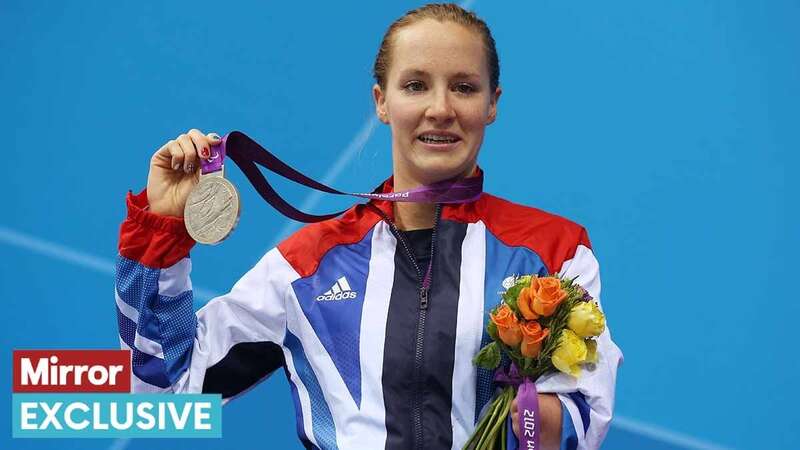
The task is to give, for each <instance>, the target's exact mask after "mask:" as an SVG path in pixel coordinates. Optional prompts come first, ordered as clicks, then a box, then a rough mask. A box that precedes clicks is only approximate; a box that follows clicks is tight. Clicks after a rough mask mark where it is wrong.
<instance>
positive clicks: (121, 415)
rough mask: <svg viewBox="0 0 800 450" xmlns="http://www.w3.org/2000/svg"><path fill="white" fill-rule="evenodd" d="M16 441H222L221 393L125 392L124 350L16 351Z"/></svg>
mask: <svg viewBox="0 0 800 450" xmlns="http://www.w3.org/2000/svg"><path fill="white" fill-rule="evenodd" d="M13 358H14V369H13V370H14V374H13V379H14V385H13V394H12V396H11V397H12V408H13V411H12V416H13V417H12V422H13V423H12V436H13V437H14V438H84V437H85V438H98V437H109V438H120V437H123V438H136V437H157V438H163V437H193V438H197V437H210V438H218V437H222V422H221V414H222V412H221V397H220V395H219V394H182V395H164V394H134V393H131V352H130V351H129V350H15V351H14V354H13Z"/></svg>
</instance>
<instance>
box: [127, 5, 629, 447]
mask: <svg viewBox="0 0 800 450" xmlns="http://www.w3.org/2000/svg"><path fill="white" fill-rule="evenodd" d="M375 79H376V84H375V86H374V87H373V97H374V101H375V109H376V114H377V115H378V117H379V118H380V120H381V121H382V122H383V123H385V124H388V125H389V126H390V127H391V131H392V161H393V177H392V178H390V179H389V180H387V181H386V182H385V183H384V185H383V188H382V189H383V192H391V191H395V192H396V191H402V190H407V189H411V188H415V187H419V186H422V185H427V184H431V183H433V182H437V181H442V180H447V179H451V178H464V177H470V176H475V175H478V174H479V173H480V169H479V168H478V166H477V156H478V151H479V149H480V146H481V143H482V141H483V136H484V131H485V127H486V126H487V125H489V124H491V123H492V122H493V121H494V119H495V117H496V114H497V105H498V100H499V98H500V94H501V89H500V87H499V84H498V80H499V65H498V60H497V52H496V50H495V46H494V40H493V39H492V36H491V33H490V32H489V29H488V28H487V27H486V25H485V23H484V22H483V21H482V20H480V19H479V18H477V17H476V16H475V15H474V14H472V13H469V12H467V11H464V10H463V9H461V8H459V7H458V6H455V5H428V6H425V7H422V8H419V9H417V10H414V11H410V12H409V13H407V14H406V15H404V16H403V17H401V18H400V19H398V20H397V21H396V22H395V23H394V24H392V25H391V26H390V27H389V29H388V30H387V32H386V35H385V36H384V39H383V42H382V44H381V47H380V50H379V52H378V56H377V59H376V62H375ZM218 139H219V137H218V136H217V135H216V134H213V133H211V134H208V135H205V134H203V133H201V132H200V131H198V130H191V131H189V132H187V133H186V134H182V135H180V136H179V137H178V138H176V139H175V140H171V141H169V142H168V143H166V144H165V145H164V146H163V147H161V148H160V149H159V150H158V151H157V152H156V153H155V155H154V156H153V158H152V160H151V165H150V174H149V177H148V182H147V189H146V191H144V192H142V193H140V194H139V195H132V194H129V195H128V217H127V219H126V220H125V222H124V223H123V225H122V229H121V238H120V244H119V251H120V258H119V264H118V269H117V293H118V296H117V305H118V312H119V313H118V318H119V326H120V334H121V337H122V341H123V346H124V347H130V348H131V349H132V351H133V372H134V389H135V390H138V391H149V392H219V393H222V395H223V398H226V399H230V398H232V397H234V396H236V395H238V394H240V393H242V392H244V391H245V390H247V389H248V388H249V387H251V386H253V385H254V384H256V383H257V382H259V381H260V380H262V379H263V378H264V377H266V376H268V375H269V374H270V373H272V371H274V370H275V369H276V368H278V367H281V366H283V365H285V367H286V370H287V375H288V377H289V381H290V384H291V386H292V394H293V398H294V402H295V407H296V416H297V431H298V435H299V437H300V439H301V441H302V442H303V443H304V445H306V446H307V447H312V446H313V447H319V448H326V449H327V448H340V449H345V448H386V449H401V448H403V449H404V448H433V449H439V448H460V447H461V446H462V445H463V444H464V443H465V442H466V440H467V438H468V436H469V435H470V433H471V432H472V431H473V429H474V426H475V423H476V420H477V418H478V415H479V413H480V411H481V408H482V407H483V406H484V405H486V404H487V402H488V401H489V400H490V397H491V395H492V374H491V373H489V372H488V371H485V370H482V369H480V370H479V369H476V368H475V366H474V365H473V364H472V362H471V359H472V357H473V356H474V355H475V353H476V352H477V351H478V349H479V348H480V345H481V342H482V340H483V341H484V342H485V340H486V339H487V337H486V336H485V335H484V334H483V329H484V325H485V322H484V321H485V319H486V318H487V314H486V312H487V311H488V310H489V309H491V308H492V307H493V306H495V305H496V304H497V302H498V296H497V291H498V290H501V289H502V282H503V280H504V279H506V278H507V277H509V276H511V275H514V274H521V273H539V274H546V273H555V272H559V273H562V274H564V275H567V276H570V277H572V276H576V275H580V282H581V283H582V285H583V286H584V287H586V288H587V289H588V290H589V292H590V294H591V295H592V296H593V297H595V298H599V290H600V281H599V275H598V266H597V261H596V260H595V258H594V256H593V255H592V252H591V249H590V244H589V241H588V236H587V234H586V232H585V230H584V229H583V228H582V227H580V226H579V225H577V224H574V223H572V222H570V221H568V220H566V219H564V218H561V217H558V216H555V215H551V214H548V213H545V212H543V211H540V210H537V209H534V208H528V207H524V206H520V205H516V204H513V203H511V202H508V201H505V200H502V199H499V198H497V197H494V196H491V195H489V194H486V193H484V194H482V195H481V196H480V198H479V199H478V200H475V201H470V202H464V203H460V204H447V205H442V204H425V203H390V202H386V201H375V200H373V201H370V202H368V203H367V204H360V205H356V206H354V207H352V208H350V209H349V210H348V211H347V212H346V213H345V214H343V215H342V216H341V217H339V218H337V219H332V220H328V221H325V222H320V223H317V224H313V225H308V226H306V227H304V228H303V229H301V230H300V231H298V232H297V233H295V234H294V235H292V236H291V237H289V238H288V239H286V240H285V241H283V242H282V243H281V244H279V245H278V247H276V248H274V249H272V250H270V251H269V252H267V253H266V254H265V255H264V256H263V258H262V259H261V260H260V261H259V262H258V264H256V266H255V267H253V268H252V269H251V270H250V271H249V272H247V273H246V274H245V275H244V276H243V277H242V278H241V279H240V280H239V281H238V282H237V283H236V284H235V285H234V287H233V289H232V290H231V292H230V293H228V294H226V295H223V296H221V297H218V298H215V299H213V300H211V301H210V302H209V303H208V304H207V305H206V306H205V307H203V308H202V309H201V310H200V311H199V312H198V313H197V314H196V315H195V314H193V313H192V294H191V284H190V282H189V278H188V276H189V271H190V262H189V259H188V253H189V250H190V248H191V247H192V245H193V244H194V241H193V240H192V239H191V238H190V237H189V236H188V234H187V233H186V230H185V227H184V224H183V219H182V217H181V216H182V214H183V206H184V203H185V201H186V197H187V195H188V193H189V191H190V190H191V188H192V187H193V186H194V184H195V183H196V182H197V168H198V165H199V164H198V161H199V159H198V158H208V157H209V155H210V153H209V150H210V149H209V147H210V146H211V145H212V144H214V143H215V142H217V141H218ZM426 268H430V272H429V273H426V272H427V271H426V270H425V269H426ZM426 277H429V280H428V281H429V283H428V282H427V281H425V280H424V278H426ZM599 351H600V353H601V354H602V358H603V359H602V360H601V361H600V363H599V364H598V365H597V367H596V368H595V369H594V370H593V371H588V372H585V373H584V375H583V376H582V377H581V378H580V379H579V380H577V381H576V380H574V379H572V378H570V377H569V376H568V375H564V374H553V375H551V376H547V377H544V378H543V379H541V380H539V381H538V382H537V387H538V389H539V392H541V394H540V396H539V401H540V405H541V412H542V424H541V433H542V434H541V442H542V445H543V447H544V448H559V446H563V447H564V448H576V447H577V448H597V447H599V445H600V443H601V441H602V439H603V437H604V436H605V433H606V431H607V428H608V424H609V421H610V419H611V410H612V407H613V397H614V382H615V377H616V368H617V365H618V364H619V362H620V361H621V354H620V352H619V349H618V348H617V347H616V346H615V345H614V343H613V342H612V341H611V339H610V335H609V334H608V331H606V332H605V333H604V334H603V335H602V336H600V338H599ZM517 416H518V415H517V414H516V408H514V414H513V420H512V427H513V429H514V432H515V433H518V430H519V426H518V417H517Z"/></svg>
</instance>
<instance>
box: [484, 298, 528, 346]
mask: <svg viewBox="0 0 800 450" xmlns="http://www.w3.org/2000/svg"><path fill="white" fill-rule="evenodd" d="M489 315H490V317H491V318H492V322H494V324H495V325H497V333H498V334H499V335H500V340H501V341H503V343H504V344H506V345H507V346H509V347H516V346H517V345H519V343H520V341H522V331H521V330H520V329H519V320H517V316H516V315H515V314H514V311H512V310H511V308H509V307H508V305H505V304H504V305H503V306H501V307H499V308H497V312H495V313H494V314H491V313H490V314H489Z"/></svg>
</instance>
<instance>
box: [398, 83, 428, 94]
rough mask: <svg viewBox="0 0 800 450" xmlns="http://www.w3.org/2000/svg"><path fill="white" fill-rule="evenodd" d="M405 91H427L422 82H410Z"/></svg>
mask: <svg viewBox="0 0 800 450" xmlns="http://www.w3.org/2000/svg"><path fill="white" fill-rule="evenodd" d="M403 89H405V90H406V91H409V92H422V91H424V90H425V84H424V83H423V82H422V81H409V82H408V83H406V84H405V86H403Z"/></svg>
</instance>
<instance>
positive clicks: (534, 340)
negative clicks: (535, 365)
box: [519, 320, 550, 358]
mask: <svg viewBox="0 0 800 450" xmlns="http://www.w3.org/2000/svg"><path fill="white" fill-rule="evenodd" d="M519 328H520V330H522V343H521V345H520V347H519V349H520V351H521V352H522V356H525V357H527V358H535V357H537V356H539V352H540V351H542V341H544V338H546V337H547V335H548V334H550V329H549V328H542V326H541V325H540V324H539V322H536V321H533V320H532V321H530V322H525V323H524V324H522V325H521V326H520V327H519Z"/></svg>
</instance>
